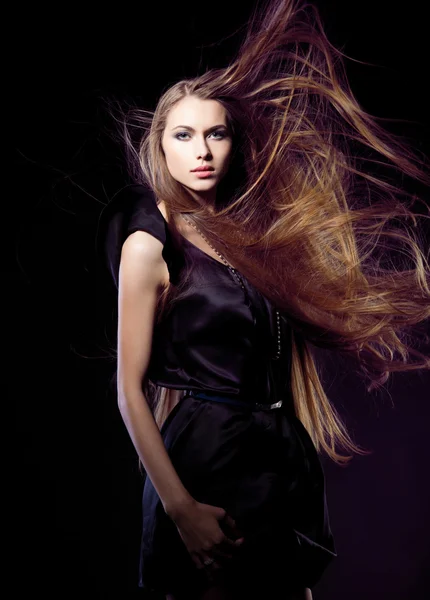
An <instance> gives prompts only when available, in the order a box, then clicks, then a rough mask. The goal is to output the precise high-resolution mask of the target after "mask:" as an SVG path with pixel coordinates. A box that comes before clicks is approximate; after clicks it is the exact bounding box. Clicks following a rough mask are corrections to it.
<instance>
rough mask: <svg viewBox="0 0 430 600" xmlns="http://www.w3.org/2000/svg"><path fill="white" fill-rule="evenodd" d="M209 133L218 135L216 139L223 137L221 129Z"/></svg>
mask: <svg viewBox="0 0 430 600" xmlns="http://www.w3.org/2000/svg"><path fill="white" fill-rule="evenodd" d="M211 135H218V136H220V137H218V138H217V139H218V140H219V139H221V140H222V139H223V138H225V133H224V132H223V131H212V133H211Z"/></svg>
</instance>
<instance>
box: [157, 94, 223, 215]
mask: <svg viewBox="0 0 430 600" xmlns="http://www.w3.org/2000/svg"><path fill="white" fill-rule="evenodd" d="M161 144H162V148H163V150H164V154H165V157H166V164H167V168H168V169H169V172H170V174H171V175H172V177H173V178H174V179H176V180H177V181H179V182H180V183H182V184H183V185H184V186H185V187H186V188H187V189H188V190H189V191H190V192H191V193H192V194H193V196H194V197H199V198H202V199H203V200H205V201H207V202H212V203H213V202H215V195H216V187H217V185H218V184H219V182H220V181H221V179H222V177H223V176H224V175H225V174H226V172H227V170H228V166H229V162H230V157H231V152H232V137H231V131H230V129H229V126H228V122H227V113H226V111H225V109H224V107H223V105H222V104H220V103H219V102H217V101H216V100H201V99H200V98H197V97H195V96H187V97H186V98H183V99H182V100H180V101H179V102H178V103H177V104H175V106H174V107H173V108H172V109H171V110H170V112H169V114H168V116H167V121H166V126H165V129H164V132H163V137H162V142H161ZM202 166H207V167H211V169H212V170H210V171H200V172H199V171H193V170H194V169H196V168H197V167H202Z"/></svg>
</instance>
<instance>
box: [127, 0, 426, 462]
mask: <svg viewBox="0 0 430 600" xmlns="http://www.w3.org/2000/svg"><path fill="white" fill-rule="evenodd" d="M344 56H345V55H344V54H343V53H342V52H341V51H340V50H338V49H336V48H334V47H333V45H332V44H331V43H330V42H329V40H328V39H327V37H326V35H325V33H324V30H323V25H322V23H321V19H320V17H319V15H318V12H317V10H316V9H315V7H313V6H311V5H308V4H306V3H304V2H302V1H300V0H273V1H271V2H268V3H267V2H266V3H265V4H264V6H261V3H260V6H259V7H258V8H257V9H256V10H255V11H254V13H253V15H252V17H251V18H250V20H249V25H248V29H247V33H246V35H245V37H244V40H243V43H242V45H241V47H240V50H239V52H238V54H237V57H236V58H235V59H234V60H233V61H232V62H231V63H230V64H229V66H227V67H226V68H223V69H213V70H210V71H208V72H206V73H204V74H203V75H201V76H198V77H195V78H193V79H186V80H183V81H179V82H178V83H176V84H174V85H172V86H171V87H169V89H167V90H166V91H165V92H164V93H163V94H162V96H161V98H160V99H159V101H158V103H157V106H156V109H155V111H154V112H150V111H145V110H140V111H134V112H133V114H132V117H131V119H130V120H129V121H128V122H127V123H126V127H125V130H124V133H125V137H126V142H127V148H128V151H129V152H130V165H131V167H132V168H134V169H135V170H134V178H135V180H138V181H139V180H140V181H144V182H146V183H147V184H149V185H150V187H151V188H152V189H153V191H154V193H155V195H156V197H157V198H159V199H163V200H164V202H165V205H166V210H167V213H168V221H169V228H171V229H172V232H173V231H174V230H175V225H174V219H173V218H172V217H174V215H176V214H178V213H187V214H188V218H190V219H191V220H193V222H194V223H195V224H196V225H197V227H198V228H199V229H200V230H201V231H202V232H203V233H204V235H205V236H206V237H207V238H208V240H209V241H210V242H211V243H212V244H213V245H214V246H215V247H216V248H218V250H219V251H220V252H221V253H222V254H223V255H224V256H225V257H226V258H227V260H229V261H230V262H231V263H232V264H234V265H235V266H236V267H237V269H238V270H239V272H241V273H242V274H243V275H244V276H245V277H246V278H247V279H248V280H249V281H250V282H251V284H253V285H254V286H255V287H256V288H257V289H259V290H260V291H261V292H262V293H263V294H264V295H265V296H266V297H267V298H269V299H270V300H271V301H272V303H273V304H274V306H276V307H277V308H279V309H280V310H281V311H283V313H284V314H286V315H288V319H289V322H290V324H291V326H292V328H291V331H292V334H291V340H290V341H291V346H292V368H291V373H285V377H291V386H292V393H293V397H294V405H295V411H296V414H297V416H298V418H299V419H300V420H301V421H302V423H303V425H304V426H305V427H306V429H307V431H308V432H309V434H310V436H311V437H312V440H313V442H314V444H315V447H316V449H317V450H318V452H320V453H321V452H322V451H325V452H326V453H327V455H328V456H330V457H331V459H333V460H334V461H335V462H337V463H339V464H342V463H347V462H348V461H349V460H350V459H351V456H343V455H341V454H340V453H338V451H337V450H336V445H339V446H340V447H342V448H344V449H346V450H348V451H351V452H355V453H360V454H364V453H366V452H365V451H363V450H362V449H361V448H360V447H359V446H357V445H356V444H355V443H354V442H353V440H352V439H351V437H350V435H349V434H348V432H347V429H346V427H345V425H344V424H343V423H342V420H341V418H340V416H339V414H338V413H337V412H336V410H335V408H334V406H333V405H332V404H331V402H330V401H329V399H328V397H327V395H326V393H325V391H324V389H323V386H322V383H321V379H320V375H319V373H318V371H319V365H317V363H316V359H315V356H314V353H313V348H312V346H317V347H321V348H326V349H333V350H337V351H340V352H341V353H343V354H345V355H346V356H348V357H352V358H353V359H354V361H355V362H356V364H357V366H358V367H359V372H360V373H361V374H362V375H363V377H364V378H365V379H366V380H367V384H368V385H367V389H368V391H371V390H372V389H374V388H378V387H380V386H383V384H384V383H385V382H386V381H387V380H388V377H389V375H390V373H392V372H401V371H412V370H414V369H429V368H430V357H429V356H428V355H426V354H424V353H422V352H421V351H420V350H418V337H419V336H418V334H419V331H420V329H419V328H418V326H419V325H421V326H422V325H423V323H424V321H426V320H427V319H428V318H429V316H430V290H429V265H428V260H427V259H426V256H425V254H424V251H423V239H424V238H423V232H422V230H421V223H422V219H424V218H426V219H427V218H429V217H428V215H424V214H420V213H418V212H414V211H413V210H412V205H413V204H414V203H415V202H418V200H417V198H416V197H415V196H414V195H413V194H410V193H408V192H406V190H405V189H400V188H399V186H398V185H397V184H395V183H394V181H395V180H396V177H398V176H399V174H401V175H407V176H409V177H410V178H412V180H414V181H419V182H421V183H424V184H425V185H428V184H429V182H430V178H429V177H428V175H427V173H426V170H425V168H426V165H425V159H422V158H419V157H418V156H417V155H415V154H414V153H413V152H412V151H411V150H410V149H409V148H408V147H407V146H406V145H405V144H404V143H403V142H402V141H401V139H400V138H398V137H397V136H394V134H390V133H388V132H387V131H386V130H385V129H384V128H383V127H381V126H380V125H379V124H378V119H377V118H375V117H372V116H371V115H370V114H369V113H367V112H366V111H365V110H364V109H363V108H361V107H360V105H359V103H358V102H357V100H356V99H355V98H354V95H353V93H352V91H351V89H350V86H349V84H348V81H347V77H346V71H345V67H344V61H343V59H344ZM189 95H194V96H196V97H198V98H200V99H213V100H217V101H218V102H220V103H221V104H222V105H223V106H224V107H225V109H226V112H227V116H228V120H229V124H230V126H231V128H232V131H233V140H234V156H233V160H232V163H231V167H230V170H229V173H228V174H227V176H226V177H225V179H224V180H223V181H222V182H221V183H220V184H219V187H218V190H217V201H216V206H215V207H211V211H209V210H208V207H207V206H205V205H204V204H201V203H199V202H198V201H197V200H195V199H193V198H192V197H191V195H190V194H189V193H188V192H187V191H186V189H185V188H184V187H183V186H182V185H181V184H180V183H178V182H177V181H176V180H174V179H173V178H172V176H171V175H170V173H169V171H168V169H167V166H166V162H165V158H164V154H163V150H162V147H161V138H162V134H163V130H164V127H165V123H166V118H167V115H168V113H169V111H170V109H171V108H172V107H173V106H174V105H175V104H176V103H177V102H178V101H179V100H181V99H182V98H184V97H186V96H189ZM133 119H137V122H138V124H139V127H140V128H143V135H142V137H141V141H140V144H139V147H138V148H136V144H135V143H133V140H132V135H131V126H130V125H129V124H130V123H131V122H132V121H133ZM135 122H136V121H135ZM141 131H142V129H141ZM424 212H428V208H426V207H425V205H424ZM238 234H239V235H238ZM170 287H171V286H170ZM173 301H174V294H172V290H171V289H170V290H169V289H168V288H166V290H165V291H164V295H163V297H161V298H160V305H159V306H160V311H159V315H158V318H160V315H161V313H162V309H163V308H164V309H166V307H167V306H169V304H170V303H171V302H173ZM425 339H426V341H427V338H426V336H425ZM414 359H415V360H414ZM146 383H147V386H148V387H147V389H149V388H150V387H151V384H150V383H149V382H146ZM155 387H157V386H155ZM152 388H153V386H152ZM178 397H179V396H178V392H177V391H175V392H172V391H171V390H167V389H164V388H163V389H158V397H157V402H156V403H155V413H154V414H155V418H156V421H157V423H158V425H159V426H161V424H162V422H163V421H164V418H165V417H166V415H167V414H168V412H169V410H170V409H171V408H172V405H173V404H174V403H175V402H176V401H177V400H178Z"/></svg>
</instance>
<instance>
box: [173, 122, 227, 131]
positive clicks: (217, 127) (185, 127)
mask: <svg viewBox="0 0 430 600" xmlns="http://www.w3.org/2000/svg"><path fill="white" fill-rule="evenodd" d="M220 127H224V128H225V129H227V125H224V123H221V124H220V125H214V126H213V127H209V129H206V131H205V133H207V132H208V131H213V130H214V129H219V128H220ZM179 128H181V129H188V130H189V131H195V129H193V128H192V127H189V126H188V125H176V127H173V128H172V129H171V131H173V130H174V129H179Z"/></svg>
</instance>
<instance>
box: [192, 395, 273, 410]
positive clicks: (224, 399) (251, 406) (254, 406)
mask: <svg viewBox="0 0 430 600" xmlns="http://www.w3.org/2000/svg"><path fill="white" fill-rule="evenodd" d="M185 392H186V395H187V396H192V397H193V398H201V399H203V400H210V401H211V402H221V403H222V404H233V405H235V406H240V407H242V408H246V409H248V410H251V411H257V410H274V409H275V408H280V407H281V406H282V400H279V402H275V403H273V404H259V403H258V402H243V401H242V400H236V399H235V398H230V397H228V396H221V395H219V394H215V393H213V392H196V391H195V390H185Z"/></svg>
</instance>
